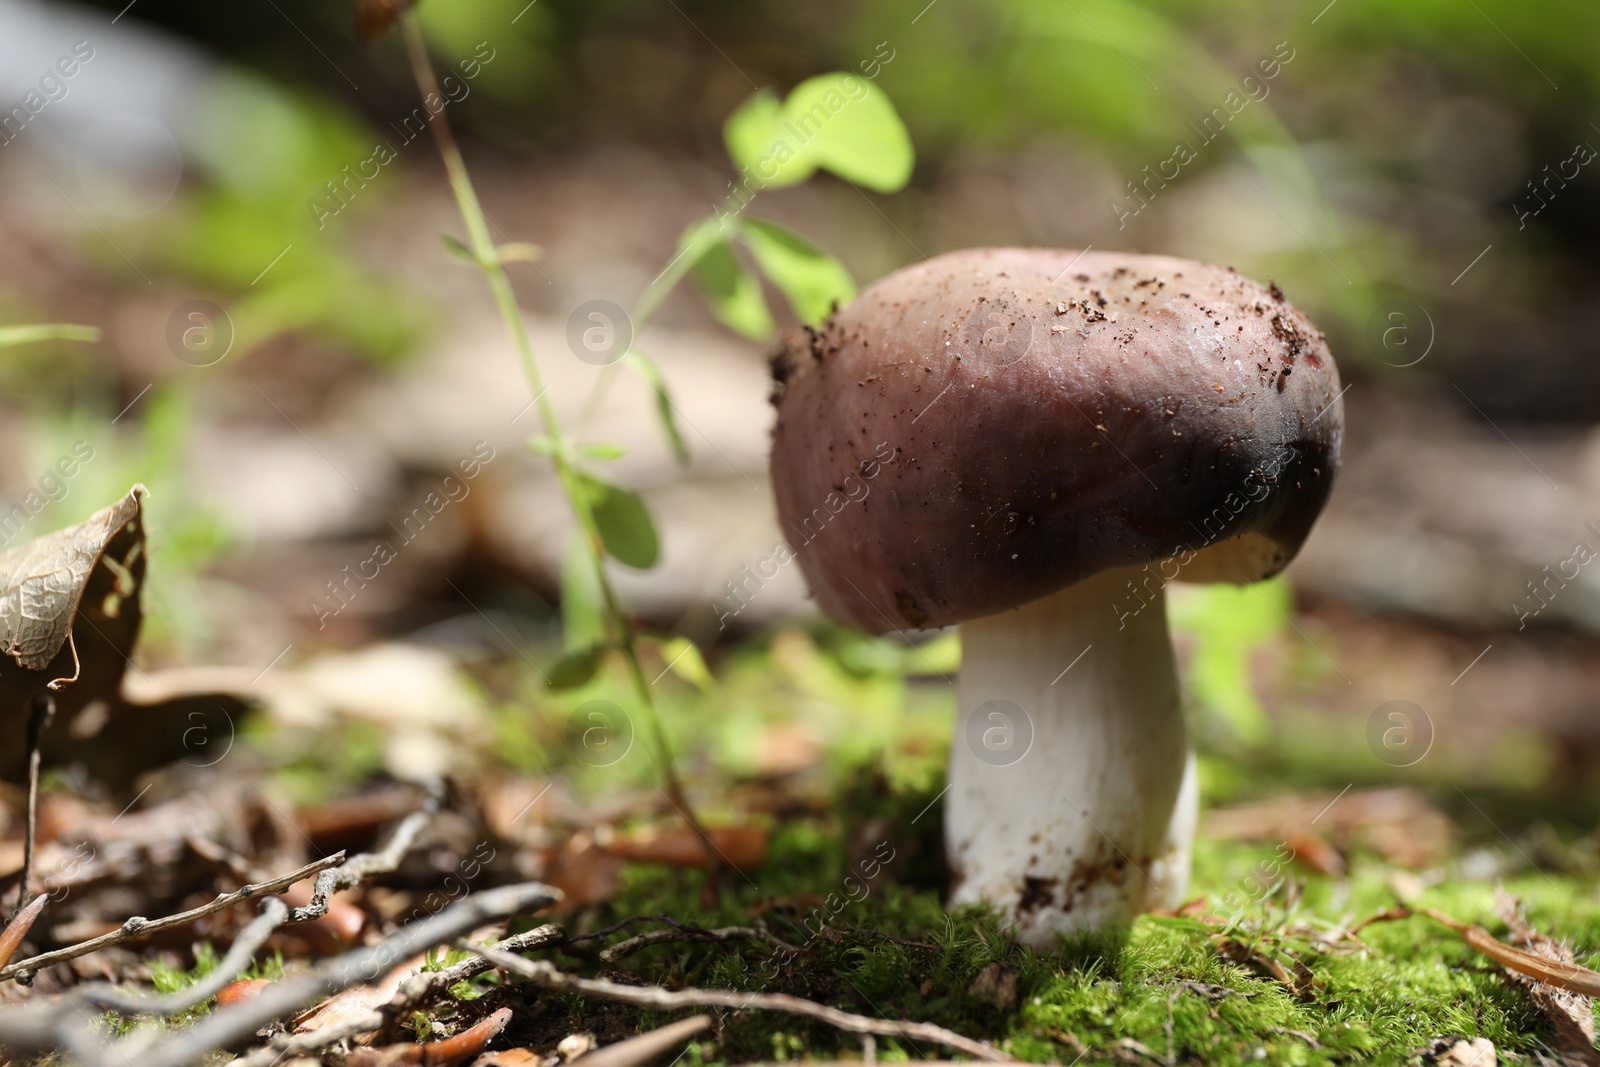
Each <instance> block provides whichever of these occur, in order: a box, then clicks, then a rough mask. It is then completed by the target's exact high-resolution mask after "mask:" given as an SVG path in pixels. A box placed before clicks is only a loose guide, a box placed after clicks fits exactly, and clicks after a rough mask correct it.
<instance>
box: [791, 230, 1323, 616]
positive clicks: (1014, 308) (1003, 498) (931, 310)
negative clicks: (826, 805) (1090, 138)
mask: <svg viewBox="0 0 1600 1067" xmlns="http://www.w3.org/2000/svg"><path fill="white" fill-rule="evenodd" d="M772 366H773V377H774V382H775V384H774V390H773V403H774V404H775V405H776V406H777V409H778V418H777V425H776V428H775V430H774V436H773V446H772V481H773V489H774V492H775V494H776V496H777V503H778V516H779V519H780V521H781V523H782V526H783V530H784V534H785V536H786V537H787V538H788V539H789V542H790V544H791V546H792V547H793V549H794V551H795V554H796V556H797V558H798V559H799V561H800V566H801V569H802V570H803V571H804V572H805V575H806V578H807V580H808V581H809V583H810V586H811V591H812V593H813V594H814V595H815V596H816V598H817V601H818V603H819V604H820V605H821V606H822V608H823V610H825V611H826V612H827V613H828V614H829V615H831V616H833V617H834V618H835V619H837V620H839V621H840V622H844V623H848V624H851V625H854V626H858V627H861V628H863V629H866V630H870V631H874V632H879V633H881V632H883V631H886V630H890V629H896V628H901V629H904V628H917V629H920V628H927V627H937V626H946V625H949V624H951V623H958V622H961V621H963V620H966V619H972V618H978V617H981V616H985V615H993V614H997V613H999V612H1002V611H1007V610H1009V609H1012V608H1016V607H1019V606H1021V605H1022V604H1025V603H1028V602H1030V601H1033V600H1037V599H1039V598H1041V597H1045V596H1048V595H1050V594H1052V593H1054V592H1057V591H1059V590H1061V589H1063V588H1065V587H1067V586H1069V585H1072V584H1074V583H1076V582H1079V581H1082V580H1083V579H1085V578H1087V577H1089V576H1091V575H1093V574H1096V573H1098V572H1100V571H1103V570H1107V569H1110V568H1112V567H1124V566H1137V565H1139V564H1145V563H1155V564H1159V565H1160V566H1159V569H1158V568H1156V567H1152V571H1151V573H1152V575H1153V576H1156V578H1155V582H1154V583H1153V584H1150V585H1149V588H1150V589H1151V590H1154V589H1156V588H1159V586H1160V583H1161V582H1162V581H1164V580H1166V579H1167V578H1171V577H1174V576H1175V575H1177V576H1179V577H1181V578H1183V579H1184V580H1186V581H1232V582H1250V581H1257V580H1260V579H1262V578H1267V577H1270V576H1271V575H1273V574H1276V573H1277V572H1278V571H1280V570H1282V569H1283V567H1284V566H1285V565H1286V564H1287V563H1288V562H1289V560H1290V559H1291V558H1293V556H1294V554H1295V553H1296V552H1297V551H1298V550H1299V547H1300V544H1301V542H1302V541H1303V540H1304V539H1305V536H1306V533H1307V532H1308V531H1309V530H1310V528H1311V524H1312V523H1313V522H1314V521H1315V520H1316V517H1317V514H1318V513H1319V512H1320V511H1321V510H1322V505H1323V503H1324V501H1326V500H1327V498H1328V493H1329V491H1330V489H1331V488H1332V486H1333V478H1334V474H1335V473H1336V471H1337V469H1338V465H1339V442H1340V438H1341V437H1342V435H1343V427H1344V408H1343V404H1342V401H1341V393H1340V387H1339V374H1338V370H1337V368H1336V367H1335V366H1334V363H1333V357H1332V355H1331V353H1330V352H1329V351H1328V346H1327V342H1326V339H1325V337H1324V336H1323V334H1322V333H1321V331H1319V330H1317V328H1316V327H1314V326H1313V325H1312V324H1311V323H1310V321H1309V320H1307V319H1306V317H1305V315H1303V314H1301V312H1300V311H1299V310H1298V309H1297V308H1295V307H1294V306H1293V305H1292V304H1289V303H1288V302H1287V301H1285V300H1284V298H1283V294H1282V293H1281V292H1280V291H1279V290H1278V288H1277V286H1276V285H1274V286H1271V287H1270V288H1266V287H1263V286H1261V285H1259V284H1257V283H1256V282H1253V281H1251V280H1250V279H1248V278H1245V277H1243V276H1242V275H1240V274H1238V273H1237V272H1235V271H1234V270H1232V269H1231V268H1230V269H1223V268H1220V267H1213V266H1207V265H1205V264H1201V263H1195V262H1192V261H1190V260H1184V259H1174V258H1171V257H1168V256H1146V255H1134V254H1126V253H1113V252H1081V253H1080V252H1072V251H1062V250H1056V249H1043V248H979V249H969V250H966V251H961V252H951V253H948V254H946V255H942V256H938V257H936V258H934V259H930V260H927V261H925V262H923V263H919V264H917V265H915V266H911V267H907V268H905V269H904V270H900V271H897V272H895V273H894V274H891V275H889V276H888V277H886V278H883V279H882V280H880V281H878V282H876V283H874V284H873V285H872V286H870V287H868V288H867V289H866V290H864V291H863V292H862V293H861V295H860V296H859V297H857V298H856V300H855V301H854V302H852V303H851V304H850V305H849V306H848V307H846V308H843V309H842V310H839V311H837V312H836V313H835V314H834V315H833V316H832V317H831V318H830V319H829V320H828V321H827V322H826V323H825V324H824V325H823V326H822V327H820V328H818V329H810V328H806V329H805V330H804V331H803V332H797V333H795V334H792V335H790V336H789V337H788V338H787V339H786V341H785V343H784V345H783V347H782V348H781V349H780V350H779V351H778V352H777V353H775V354H774V356H773V360H772ZM1168 561H1170V562H1168Z"/></svg>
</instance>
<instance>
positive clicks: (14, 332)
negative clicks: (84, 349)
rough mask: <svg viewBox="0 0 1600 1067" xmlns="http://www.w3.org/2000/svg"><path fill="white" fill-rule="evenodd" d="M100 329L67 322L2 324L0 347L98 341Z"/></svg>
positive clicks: (0, 328) (0, 327)
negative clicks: (43, 342) (28, 324)
mask: <svg viewBox="0 0 1600 1067" xmlns="http://www.w3.org/2000/svg"><path fill="white" fill-rule="evenodd" d="M98 340H100V331H99V330H98V329H97V328H95V327H93V326H69V325H66V324H65V323H58V324H50V325H42V326H0V348H4V347H6V346H7V345H26V344H32V343H33V342H35V341H98Z"/></svg>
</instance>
